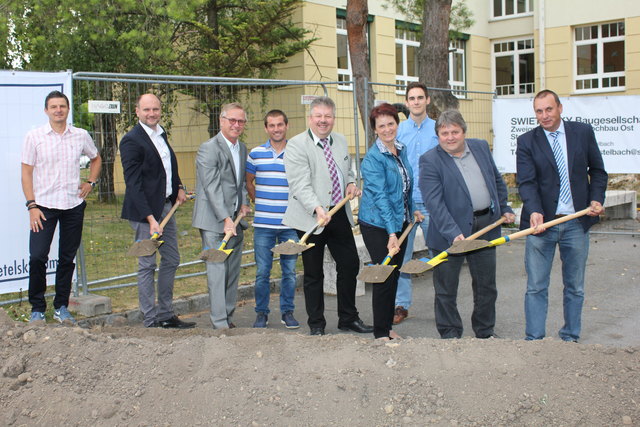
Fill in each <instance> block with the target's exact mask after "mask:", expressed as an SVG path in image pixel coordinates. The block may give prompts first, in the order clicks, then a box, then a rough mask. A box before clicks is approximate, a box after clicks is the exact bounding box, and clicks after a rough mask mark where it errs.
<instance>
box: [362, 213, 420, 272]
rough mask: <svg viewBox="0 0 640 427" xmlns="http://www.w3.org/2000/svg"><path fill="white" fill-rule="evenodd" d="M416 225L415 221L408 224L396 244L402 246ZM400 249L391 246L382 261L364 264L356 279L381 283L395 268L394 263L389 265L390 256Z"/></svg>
mask: <svg viewBox="0 0 640 427" xmlns="http://www.w3.org/2000/svg"><path fill="white" fill-rule="evenodd" d="M415 225H416V221H415V219H414V221H413V222H412V223H411V224H409V226H408V227H407V228H406V229H405V230H404V232H403V233H402V235H401V236H400V238H399V239H398V246H402V242H404V239H406V238H407V236H408V235H409V233H410V232H411V230H412V229H413V227H414V226H415ZM399 251H400V249H397V248H393V249H392V250H390V251H389V253H388V254H387V256H386V257H384V260H382V263H381V264H379V265H367V266H365V267H364V268H363V269H362V271H361V272H360V274H359V275H358V280H362V281H363V282H366V283H382V282H384V281H385V280H387V277H389V275H390V274H391V272H393V269H394V268H396V266H395V265H389V263H390V262H391V258H393V257H394V256H395V254H397V253H398V252H399Z"/></svg>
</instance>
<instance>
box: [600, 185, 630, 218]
mask: <svg viewBox="0 0 640 427" xmlns="http://www.w3.org/2000/svg"><path fill="white" fill-rule="evenodd" d="M637 206H638V199H637V193H636V192H635V191H632V190H608V191H607V193H606V196H605V199H604V208H605V216H606V218H607V219H624V218H631V219H636V218H637V217H638V209H637Z"/></svg>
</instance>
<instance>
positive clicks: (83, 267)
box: [73, 241, 89, 297]
mask: <svg viewBox="0 0 640 427" xmlns="http://www.w3.org/2000/svg"><path fill="white" fill-rule="evenodd" d="M76 256H77V258H78V263H77V265H76V269H77V270H79V273H80V275H79V277H78V274H77V273H76V281H75V286H74V289H73V296H75V297H77V296H78V284H81V285H82V295H89V286H88V285H87V264H86V262H85V259H84V244H83V243H82V241H80V247H78V253H77V254H76Z"/></svg>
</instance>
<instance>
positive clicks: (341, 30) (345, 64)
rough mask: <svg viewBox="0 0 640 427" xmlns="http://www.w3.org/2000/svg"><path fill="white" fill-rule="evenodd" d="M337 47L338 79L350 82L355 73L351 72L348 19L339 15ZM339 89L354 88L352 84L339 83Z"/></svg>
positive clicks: (337, 20) (337, 21)
mask: <svg viewBox="0 0 640 427" xmlns="http://www.w3.org/2000/svg"><path fill="white" fill-rule="evenodd" d="M336 37H337V43H336V47H337V49H338V81H339V82H350V81H351V79H352V77H353V74H352V73H351V59H350V58H349V43H348V41H347V20H346V19H345V18H340V17H338V18H337V19H336ZM338 89H346V90H352V89H351V84H345V85H338Z"/></svg>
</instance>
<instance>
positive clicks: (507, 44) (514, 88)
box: [493, 39, 535, 96]
mask: <svg viewBox="0 0 640 427" xmlns="http://www.w3.org/2000/svg"><path fill="white" fill-rule="evenodd" d="M493 58H494V59H493V63H494V78H495V90H496V94H497V95H498V96H505V95H524V94H527V93H533V92H534V90H535V87H534V86H535V69H534V66H535V64H534V62H533V39H523V40H509V41H500V42H495V43H494V44H493Z"/></svg>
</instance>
